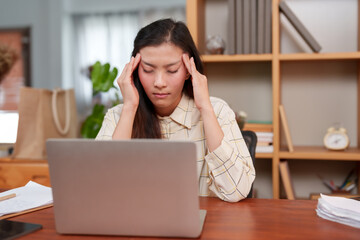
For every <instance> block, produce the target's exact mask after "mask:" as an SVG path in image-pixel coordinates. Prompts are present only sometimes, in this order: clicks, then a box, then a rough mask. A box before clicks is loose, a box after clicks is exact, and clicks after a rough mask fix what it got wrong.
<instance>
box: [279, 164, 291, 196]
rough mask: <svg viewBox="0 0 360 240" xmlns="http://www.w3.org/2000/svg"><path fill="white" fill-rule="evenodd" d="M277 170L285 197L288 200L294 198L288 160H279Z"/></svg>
mask: <svg viewBox="0 0 360 240" xmlns="http://www.w3.org/2000/svg"><path fill="white" fill-rule="evenodd" d="M279 170H280V176H281V180H282V183H283V185H284V189H285V193H286V197H287V199H289V200H294V199H295V194H294V187H293V185H292V180H291V175H290V169H289V165H288V162H287V161H280V162H279Z"/></svg>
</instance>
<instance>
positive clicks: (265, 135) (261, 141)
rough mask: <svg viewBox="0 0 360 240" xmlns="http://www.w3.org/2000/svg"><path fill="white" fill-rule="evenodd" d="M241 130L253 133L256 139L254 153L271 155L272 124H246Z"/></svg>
mask: <svg viewBox="0 0 360 240" xmlns="http://www.w3.org/2000/svg"><path fill="white" fill-rule="evenodd" d="M243 130H250V131H253V132H255V134H256V137H257V144H256V149H255V151H256V152H257V153H271V152H273V151H274V147H273V146H272V143H273V137H274V134H273V127H272V123H253V122H246V123H245V125H244V128H243Z"/></svg>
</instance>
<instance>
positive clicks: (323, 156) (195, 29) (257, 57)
mask: <svg viewBox="0 0 360 240" xmlns="http://www.w3.org/2000/svg"><path fill="white" fill-rule="evenodd" d="M279 2H280V0H272V53H271V54H253V55H203V56H202V60H203V61H204V64H205V66H206V64H207V63H231V62H232V63H236V62H238V63H239V64H241V63H243V62H269V63H270V64H271V70H272V73H271V83H272V116H273V119H272V122H273V133H274V141H273V146H274V152H273V153H259V154H257V155H256V157H257V158H264V159H267V158H268V159H271V161H272V185H273V198H275V199H276V198H279V197H280V176H279V162H280V160H282V159H293V160H297V159H301V160H303V159H305V160H335V161H360V148H359V143H360V121H359V119H360V97H358V100H357V112H358V115H357V116H358V117H357V118H358V120H357V139H358V146H357V147H355V148H354V147H353V148H349V149H347V150H346V151H343V152H336V151H329V150H327V149H325V148H324V147H322V146H310V147H302V146H296V145H295V146H294V152H288V150H287V149H283V148H281V147H280V143H281V141H280V140H281V139H280V137H281V134H280V133H281V129H280V116H279V105H280V104H281V81H282V80H281V71H280V69H281V64H282V63H285V62H291V61H349V60H351V61H357V60H360V52H359V51H357V52H344V53H340V52H339V53H314V54H313V53H295V54H281V53H280V14H279V7H278V4H279ZM205 4H206V0H187V2H186V5H187V6H186V10H187V24H188V27H189V30H190V32H191V34H192V36H193V38H194V41H195V43H196V45H197V46H198V48H199V50H200V52H204V46H205ZM358 6H359V9H360V0H359V1H358ZM358 12H360V10H358ZM358 15H359V14H358ZM358 28H359V29H360V21H359V19H358ZM359 32H360V31H359V30H358V33H359ZM359 39H360V38H359ZM358 44H359V46H358V49H360V41H359V40H358ZM358 64H359V65H358V66H359V67H358V80H357V93H358V94H357V95H358V96H359V95H360V61H359V63H358ZM359 183H360V178H359ZM358 186H359V188H358V192H360V184H358Z"/></svg>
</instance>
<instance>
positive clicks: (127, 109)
mask: <svg viewBox="0 0 360 240" xmlns="http://www.w3.org/2000/svg"><path fill="white" fill-rule="evenodd" d="M137 108H138V104H130V103H128V104H126V103H124V104H123V107H122V112H124V113H126V114H133V115H135V113H136V111H137Z"/></svg>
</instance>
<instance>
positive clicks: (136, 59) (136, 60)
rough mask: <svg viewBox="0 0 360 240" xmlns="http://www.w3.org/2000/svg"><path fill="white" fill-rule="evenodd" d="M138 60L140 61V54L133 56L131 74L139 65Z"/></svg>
mask: <svg viewBox="0 0 360 240" xmlns="http://www.w3.org/2000/svg"><path fill="white" fill-rule="evenodd" d="M140 59H141V56H140V53H137V54H136V56H135V59H134V64H133V66H132V72H133V71H134V70H135V69H136V68H137V66H138V65H139V63H140Z"/></svg>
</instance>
